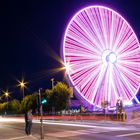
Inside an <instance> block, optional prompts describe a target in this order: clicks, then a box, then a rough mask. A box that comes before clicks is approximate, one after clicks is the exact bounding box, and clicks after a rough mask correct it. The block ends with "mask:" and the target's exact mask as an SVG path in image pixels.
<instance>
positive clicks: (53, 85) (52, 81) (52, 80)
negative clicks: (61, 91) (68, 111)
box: [51, 78, 54, 89]
mask: <svg viewBox="0 0 140 140" xmlns="http://www.w3.org/2000/svg"><path fill="white" fill-rule="evenodd" d="M51 81H52V89H53V87H54V78H52V79H51Z"/></svg>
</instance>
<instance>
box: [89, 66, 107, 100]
mask: <svg viewBox="0 0 140 140" xmlns="http://www.w3.org/2000/svg"><path fill="white" fill-rule="evenodd" d="M106 70H107V65H102V66H101V70H100V73H99V77H98V79H97V82H96V85H95V89H94V92H93V95H92V100H91V102H94V99H95V96H96V94H97V90H98V88H99V87H100V86H101V81H102V80H103V78H104V75H105V72H106Z"/></svg>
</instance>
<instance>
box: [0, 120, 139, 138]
mask: <svg viewBox="0 0 140 140" xmlns="http://www.w3.org/2000/svg"><path fill="white" fill-rule="evenodd" d="M139 120H140V119H139V118H136V119H134V120H133V121H132V120H131V121H130V122H116V121H115V122H114V121H106V120H101V121H93V120H92V121H85V120H84V121H83V120H79V121H63V120H59V121H58V120H57V121H55V120H44V121H43V124H44V140H118V139H119V140H139V138H140V123H139V122H140V121H139ZM24 125H25V124H24V119H22V118H0V140H35V139H40V137H41V136H40V121H39V120H34V122H33V130H32V136H26V134H25V132H24V128H25V126H24Z"/></svg>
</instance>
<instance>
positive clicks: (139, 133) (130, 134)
mask: <svg viewBox="0 0 140 140" xmlns="http://www.w3.org/2000/svg"><path fill="white" fill-rule="evenodd" d="M133 135H140V132H135V133H129V134H122V135H117V136H116V137H127V136H133Z"/></svg>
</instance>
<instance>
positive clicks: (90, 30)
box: [75, 11, 102, 51]
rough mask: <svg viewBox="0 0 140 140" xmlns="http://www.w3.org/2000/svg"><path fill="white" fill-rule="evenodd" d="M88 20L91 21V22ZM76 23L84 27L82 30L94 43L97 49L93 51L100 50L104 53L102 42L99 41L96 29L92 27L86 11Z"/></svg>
mask: <svg viewBox="0 0 140 140" xmlns="http://www.w3.org/2000/svg"><path fill="white" fill-rule="evenodd" d="M83 14H84V15H83ZM87 19H89V22H88V20H87ZM75 22H76V23H77V24H78V25H79V26H80V27H82V30H83V31H84V32H85V33H86V34H87V36H88V38H89V39H90V40H91V41H92V43H94V44H95V47H94V48H92V49H98V50H100V51H102V47H101V46H102V45H101V43H100V41H98V39H97V35H96V34H95V29H94V28H93V27H92V26H91V22H90V18H89V16H88V14H87V12H85V11H84V12H83V13H82V14H81V15H79V16H78V18H77V19H75ZM96 46H97V47H96Z"/></svg>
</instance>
